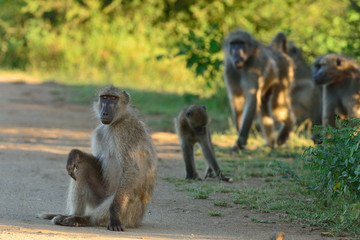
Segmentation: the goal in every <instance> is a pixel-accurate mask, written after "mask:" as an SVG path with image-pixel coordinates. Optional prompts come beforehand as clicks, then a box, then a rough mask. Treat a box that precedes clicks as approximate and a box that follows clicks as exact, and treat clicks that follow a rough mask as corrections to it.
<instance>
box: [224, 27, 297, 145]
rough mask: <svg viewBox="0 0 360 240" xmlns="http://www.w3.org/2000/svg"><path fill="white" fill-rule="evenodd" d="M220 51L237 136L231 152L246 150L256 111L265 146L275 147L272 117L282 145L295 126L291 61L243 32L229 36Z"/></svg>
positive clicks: (238, 31)
mask: <svg viewBox="0 0 360 240" xmlns="http://www.w3.org/2000/svg"><path fill="white" fill-rule="evenodd" d="M223 48H224V51H225V69H224V80H225V85H226V88H227V92H228V97H229V100H230V104H231V107H232V111H233V117H234V121H235V125H236V128H237V130H238V134H239V136H238V139H237V140H236V143H235V146H234V147H233V149H234V150H236V149H239V148H240V149H242V148H244V147H245V145H246V142H247V138H248V135H249V131H250V127H251V124H252V122H253V120H254V117H255V114H256V112H257V110H258V109H259V110H260V122H261V125H262V132H263V133H264V135H265V139H266V145H268V146H271V147H273V146H274V139H273V138H274V137H273V128H274V119H273V117H274V118H275V119H276V120H278V121H279V122H280V123H281V124H282V126H281V128H280V130H279V134H278V137H277V145H282V144H284V143H285V141H286V140H287V138H288V137H289V134H290V131H291V129H292V126H293V123H294V122H295V117H294V114H293V112H292V110H291V101H290V98H289V91H290V87H291V83H292V81H293V68H292V62H291V60H289V58H288V57H286V56H285V55H284V54H282V53H281V52H279V51H276V50H275V49H273V48H271V47H268V46H264V45H262V44H261V43H259V42H258V41H256V40H255V39H254V38H253V37H252V36H251V34H250V33H248V32H246V31H243V30H235V31H233V32H231V33H230V34H229V35H228V37H227V38H226V39H225V41H224V43H223Z"/></svg>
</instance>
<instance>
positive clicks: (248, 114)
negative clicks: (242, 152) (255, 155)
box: [235, 93, 257, 149]
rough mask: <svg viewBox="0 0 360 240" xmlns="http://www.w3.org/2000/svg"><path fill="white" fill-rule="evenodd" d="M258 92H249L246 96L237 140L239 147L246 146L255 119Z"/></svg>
mask: <svg viewBox="0 0 360 240" xmlns="http://www.w3.org/2000/svg"><path fill="white" fill-rule="evenodd" d="M256 104H257V100H256V93H248V94H247V96H246V102H245V108H244V113H243V115H242V119H241V126H240V130H239V136H238V139H237V140H236V146H235V147H237V148H240V149H243V148H245V145H246V142H247V139H248V136H249V131H250V128H251V124H252V122H253V120H254V117H255V113H256Z"/></svg>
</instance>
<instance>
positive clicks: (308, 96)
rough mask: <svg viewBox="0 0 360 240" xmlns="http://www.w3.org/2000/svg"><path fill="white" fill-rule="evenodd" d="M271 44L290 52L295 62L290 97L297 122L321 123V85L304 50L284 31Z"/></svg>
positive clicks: (280, 49) (277, 48)
mask: <svg viewBox="0 0 360 240" xmlns="http://www.w3.org/2000/svg"><path fill="white" fill-rule="evenodd" d="M270 46H271V47H273V48H274V49H276V50H278V51H280V52H283V53H285V54H288V55H289V56H290V57H291V59H292V61H293V63H294V83H293V84H292V87H291V91H290V97H291V106H292V110H293V112H294V114H295V117H296V121H297V124H300V123H301V122H303V121H304V120H305V119H308V118H309V119H311V122H312V126H315V125H321V109H322V101H321V98H322V92H321V87H319V86H317V85H316V84H315V83H314V81H313V79H312V73H311V68H310V67H309V66H308V65H307V64H306V62H305V60H304V58H303V56H302V51H301V50H300V49H299V48H297V47H296V46H295V45H294V44H293V43H291V42H290V43H289V42H288V41H287V37H286V35H285V34H284V33H278V34H277V35H276V36H275V37H274V38H273V40H272V42H271V44H270ZM312 138H313V140H314V141H315V142H316V139H317V138H318V136H317V135H314V136H312Z"/></svg>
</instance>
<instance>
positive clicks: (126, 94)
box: [123, 91, 130, 104]
mask: <svg viewBox="0 0 360 240" xmlns="http://www.w3.org/2000/svg"><path fill="white" fill-rule="evenodd" d="M123 94H124V98H123V103H125V104H128V103H129V102H130V95H129V94H128V93H127V92H126V91H123Z"/></svg>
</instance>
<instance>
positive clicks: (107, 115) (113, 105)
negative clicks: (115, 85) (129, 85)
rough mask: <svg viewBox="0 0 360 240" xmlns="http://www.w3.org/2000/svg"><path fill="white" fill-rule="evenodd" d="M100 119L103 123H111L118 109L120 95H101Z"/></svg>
mask: <svg viewBox="0 0 360 240" xmlns="http://www.w3.org/2000/svg"><path fill="white" fill-rule="evenodd" d="M99 101H100V120H101V122H102V123H103V124H110V123H111V122H112V121H113V119H114V116H115V114H116V110H117V104H118V102H119V97H118V96H114V95H100V99H99Z"/></svg>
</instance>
